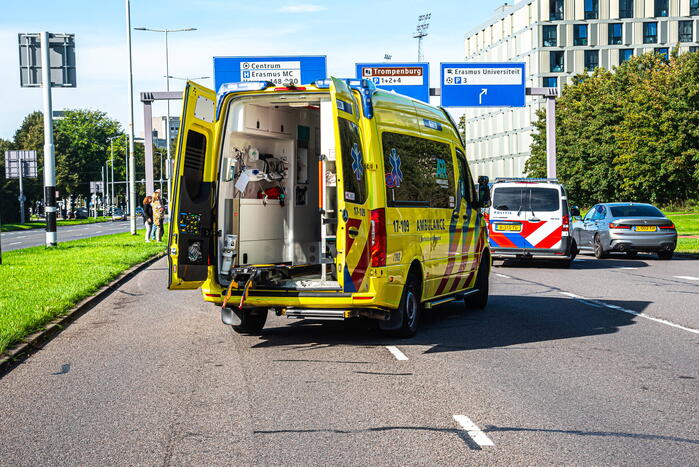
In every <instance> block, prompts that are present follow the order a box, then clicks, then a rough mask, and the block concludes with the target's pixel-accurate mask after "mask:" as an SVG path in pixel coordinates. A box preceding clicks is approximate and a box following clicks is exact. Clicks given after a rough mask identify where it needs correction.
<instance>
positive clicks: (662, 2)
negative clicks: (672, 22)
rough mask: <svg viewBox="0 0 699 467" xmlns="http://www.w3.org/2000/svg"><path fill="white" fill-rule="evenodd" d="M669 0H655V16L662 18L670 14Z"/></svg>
mask: <svg viewBox="0 0 699 467" xmlns="http://www.w3.org/2000/svg"><path fill="white" fill-rule="evenodd" d="M668 3H669V2H668V0H655V17H656V18H662V17H665V16H667V15H668V14H669V8H668Z"/></svg>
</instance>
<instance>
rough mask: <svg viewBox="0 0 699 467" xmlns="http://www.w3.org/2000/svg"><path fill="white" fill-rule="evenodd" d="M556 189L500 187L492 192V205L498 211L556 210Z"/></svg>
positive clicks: (557, 195) (557, 206)
mask: <svg viewBox="0 0 699 467" xmlns="http://www.w3.org/2000/svg"><path fill="white" fill-rule="evenodd" d="M559 198H560V196H559V194H558V190H557V189H555V188H527V187H500V188H495V190H494V192H493V207H495V209H496V210H498V211H515V212H518V211H534V212H552V211H558V208H559V206H560V204H559Z"/></svg>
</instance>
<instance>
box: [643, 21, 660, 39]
mask: <svg viewBox="0 0 699 467" xmlns="http://www.w3.org/2000/svg"><path fill="white" fill-rule="evenodd" d="M656 42H658V23H656V22H651V23H643V43H644V44H655V43H656Z"/></svg>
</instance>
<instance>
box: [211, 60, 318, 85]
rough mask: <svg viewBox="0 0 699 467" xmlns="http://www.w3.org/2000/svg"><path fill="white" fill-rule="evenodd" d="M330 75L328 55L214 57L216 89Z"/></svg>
mask: <svg viewBox="0 0 699 467" xmlns="http://www.w3.org/2000/svg"><path fill="white" fill-rule="evenodd" d="M325 78H327V59H326V57H325V55H304V56H286V57H214V90H215V91H218V89H219V88H220V87H221V85H222V84H224V83H237V82H241V81H270V82H272V83H274V84H276V85H278V86H282V85H288V84H290V85H293V86H298V85H300V84H308V83H311V82H313V81H316V80H320V79H325Z"/></svg>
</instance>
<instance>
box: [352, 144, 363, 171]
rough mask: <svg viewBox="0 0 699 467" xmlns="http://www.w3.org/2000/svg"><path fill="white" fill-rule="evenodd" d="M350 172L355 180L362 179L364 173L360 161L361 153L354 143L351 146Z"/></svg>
mask: <svg viewBox="0 0 699 467" xmlns="http://www.w3.org/2000/svg"><path fill="white" fill-rule="evenodd" d="M352 172H354V175H355V177H357V180H361V179H362V174H363V173H364V165H363V161H362V151H360V150H359V145H358V144H357V143H354V145H353V146H352Z"/></svg>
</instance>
